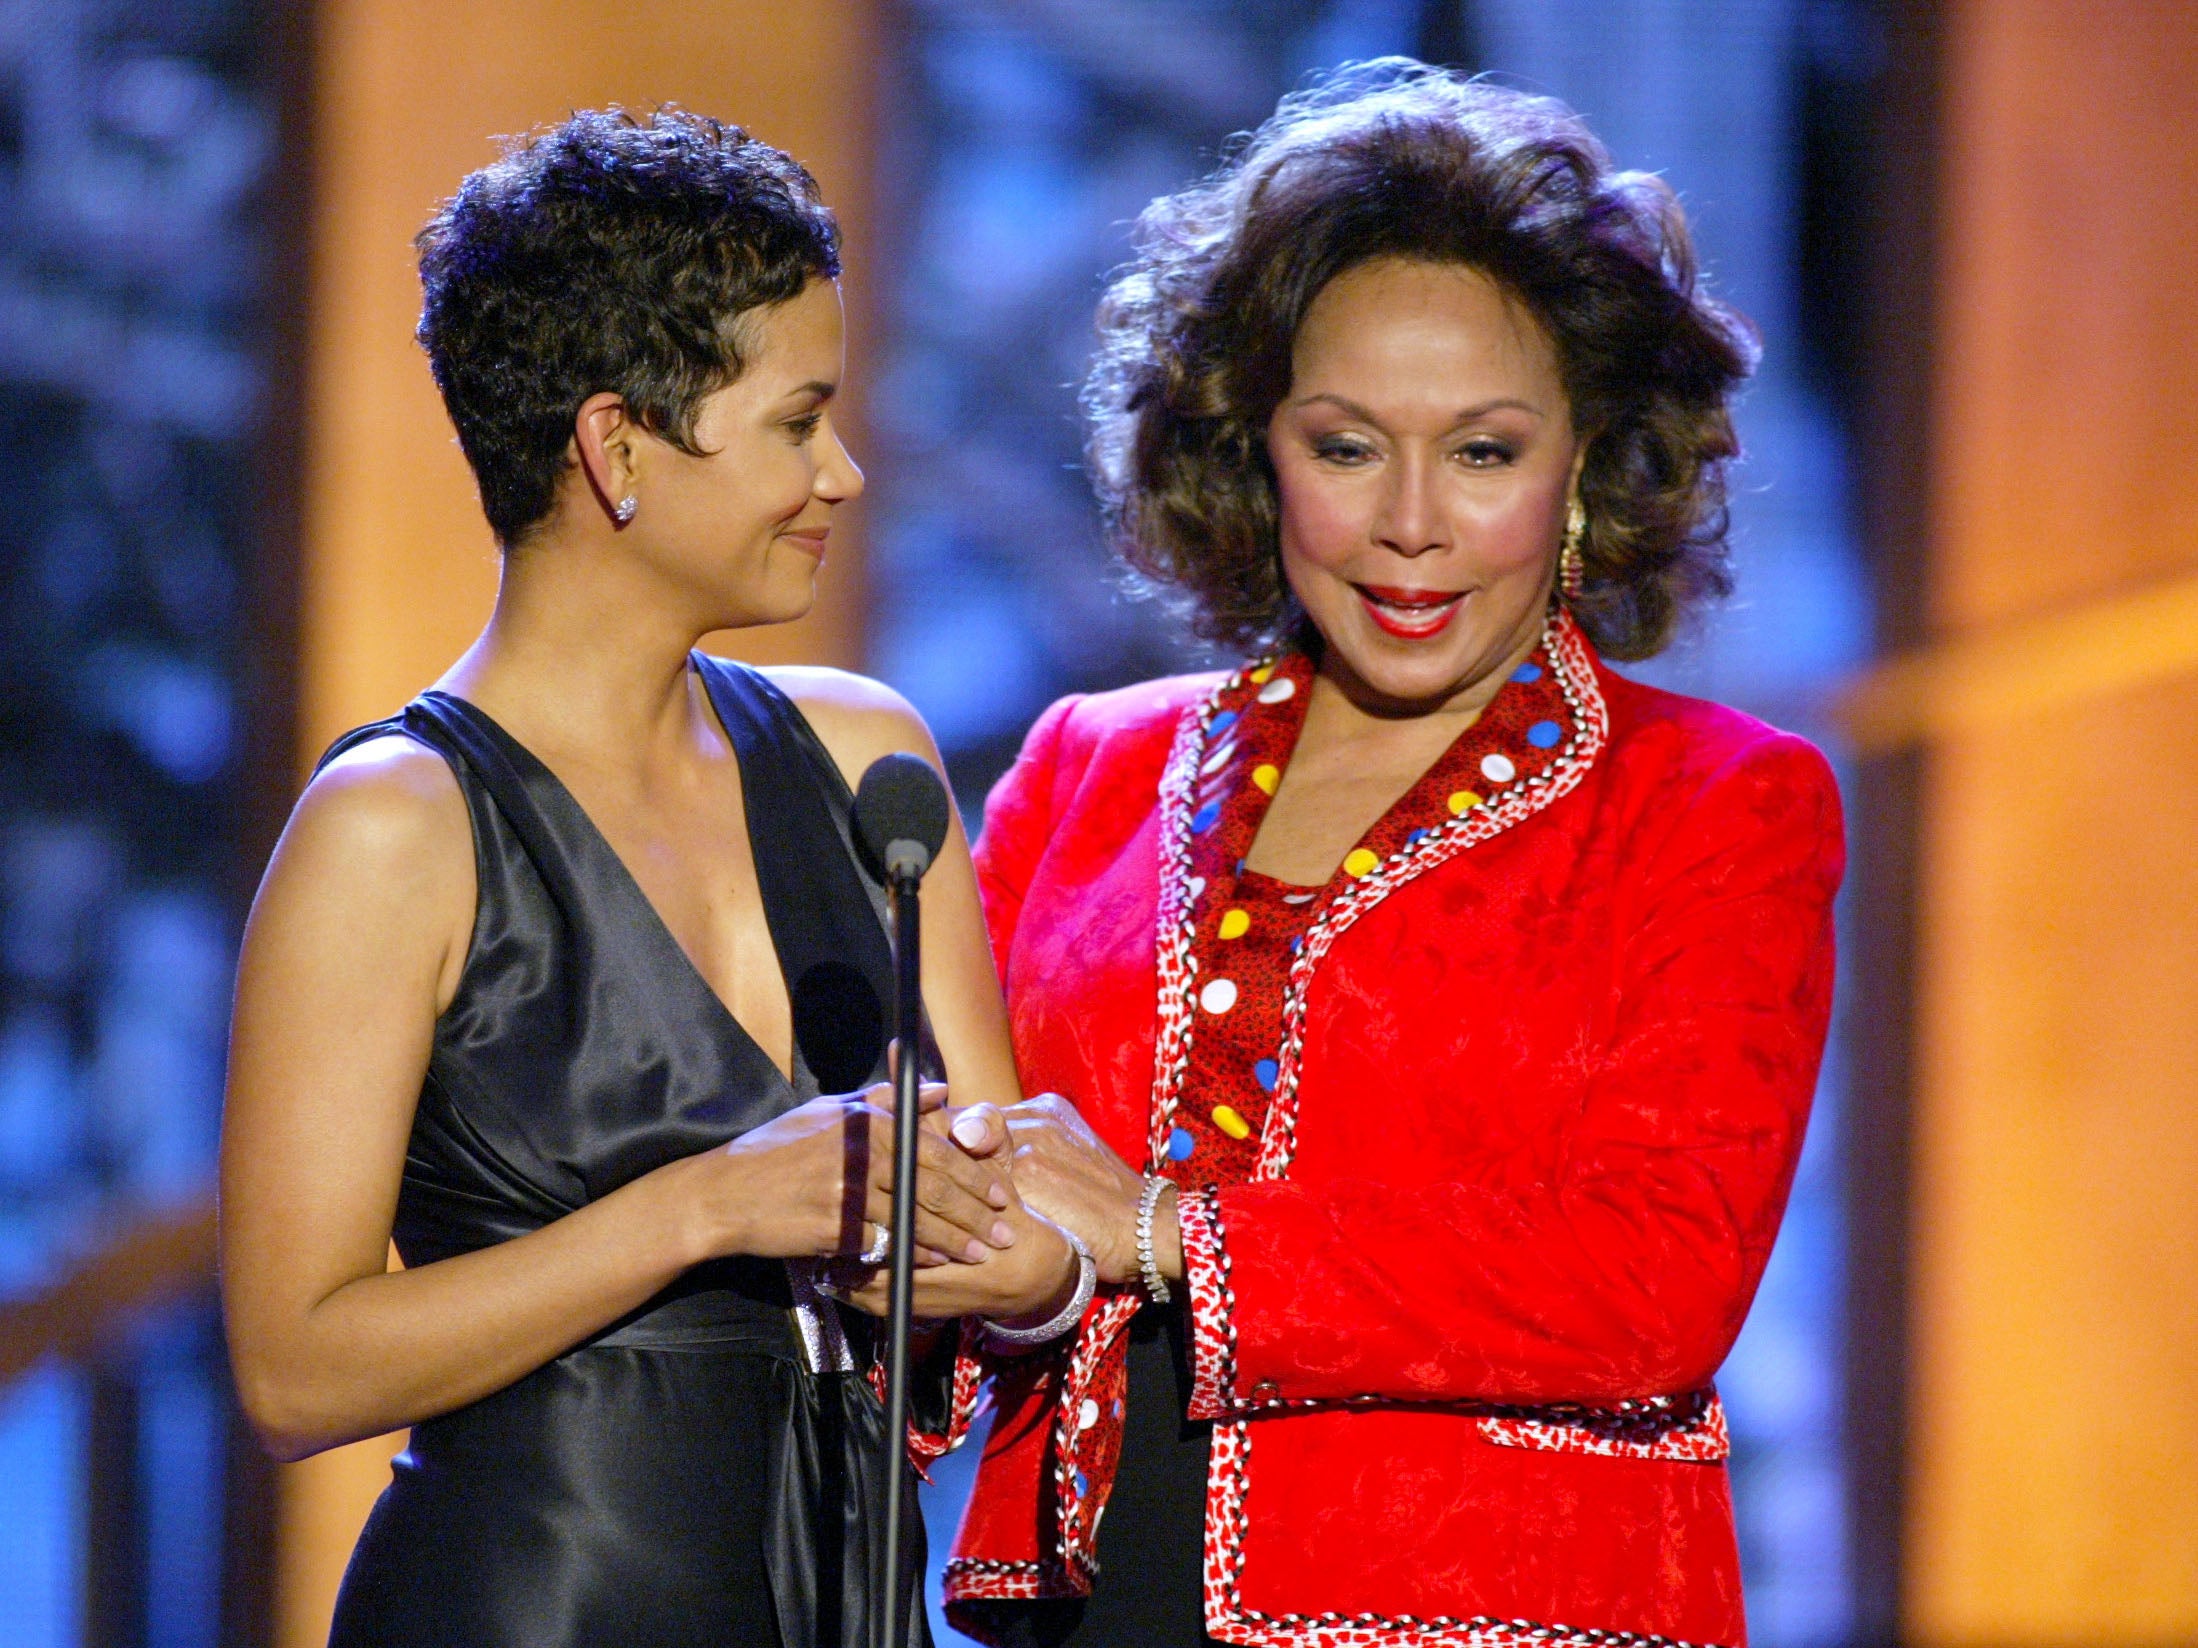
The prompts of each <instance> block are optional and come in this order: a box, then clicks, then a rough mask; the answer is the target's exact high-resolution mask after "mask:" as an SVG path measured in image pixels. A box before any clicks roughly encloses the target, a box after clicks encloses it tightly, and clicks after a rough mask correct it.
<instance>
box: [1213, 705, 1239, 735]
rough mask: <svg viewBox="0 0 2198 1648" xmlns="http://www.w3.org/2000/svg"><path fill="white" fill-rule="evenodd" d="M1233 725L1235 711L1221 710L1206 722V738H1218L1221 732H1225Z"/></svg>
mask: <svg viewBox="0 0 2198 1648" xmlns="http://www.w3.org/2000/svg"><path fill="white" fill-rule="evenodd" d="M1235 725H1236V711H1234V710H1223V711H1222V712H1221V713H1220V714H1219V715H1217V716H1215V717H1214V718H1213V719H1212V720H1211V721H1209V722H1207V723H1206V736H1207V737H1208V738H1219V737H1220V736H1221V735H1222V734H1223V733H1225V732H1227V731H1228V730H1229V729H1230V728H1231V727H1233V726H1235Z"/></svg>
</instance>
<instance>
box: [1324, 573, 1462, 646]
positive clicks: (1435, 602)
mask: <svg viewBox="0 0 2198 1648" xmlns="http://www.w3.org/2000/svg"><path fill="white" fill-rule="evenodd" d="M1351 588H1352V589H1354V590H1355V591H1357V592H1358V598H1359V600H1360V602H1361V603H1362V604H1363V605H1364V606H1365V608H1366V615H1367V616H1368V617H1369V618H1371V619H1373V621H1374V622H1375V624H1376V625H1378V626H1379V627H1380V629H1381V631H1382V633H1383V634H1385V635H1394V636H1395V637H1396V638H1397V639H1398V640H1400V641H1425V640H1429V639H1431V638H1432V637H1434V636H1437V635H1440V634H1441V633H1442V632H1443V631H1444V630H1446V629H1448V628H1449V627H1450V620H1451V619H1453V618H1455V617H1456V616H1457V615H1458V608H1459V607H1461V606H1463V605H1464V604H1465V593H1466V592H1465V591H1464V590H1460V589H1397V588H1394V587H1392V586H1390V585H1386V584H1353V585H1352V586H1351Z"/></svg>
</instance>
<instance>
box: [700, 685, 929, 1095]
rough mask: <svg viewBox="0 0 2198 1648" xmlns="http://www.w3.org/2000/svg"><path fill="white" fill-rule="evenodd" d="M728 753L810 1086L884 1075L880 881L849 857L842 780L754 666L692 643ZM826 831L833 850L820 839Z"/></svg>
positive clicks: (805, 725) (886, 951)
mask: <svg viewBox="0 0 2198 1648" xmlns="http://www.w3.org/2000/svg"><path fill="white" fill-rule="evenodd" d="M695 667H696V668H697V669H698V670H699V671H700V673H701V676H702V681H703V685H704V686H705V687H706V688H707V689H708V691H709V694H710V702H711V703H712V704H713V705H714V706H715V707H716V710H717V715H718V719H719V721H721V722H722V723H723V724H724V727H725V733H726V736H727V737H728V738H730V739H731V740H732V744H733V749H734V751H735V752H736V753H737V754H738V756H739V758H740V787H741V794H742V796H743V798H744V804H745V806H746V809H747V815H748V817H747V823H748V836H749V840H750V841H751V842H752V843H753V846H754V852H755V865H756V881H757V884H758V887H759V889H760V891H761V893H762V895H763V909H764V915H765V917H766V919H767V920H768V922H769V923H770V928H771V942H772V944H773V945H774V946H775V947H776V949H777V951H778V954H779V961H780V965H781V966H782V967H783V968H784V969H785V974H786V989H787V994H788V996H789V998H790V1002H791V1006H792V1008H793V1017H794V1039H795V1042H796V1044H797V1046H798V1047H799V1049H800V1052H801V1056H802V1058H803V1060H804V1061H805V1062H806V1063H807V1065H808V1066H809V1068H810V1070H811V1071H813V1072H814V1073H815V1075H816V1079H817V1085H818V1088H819V1089H820V1090H821V1091H823V1092H827V1093H848V1092H853V1091H854V1090H856V1089H857V1088H860V1087H863V1086H866V1085H867V1084H868V1083H870V1082H873V1081H882V1080H884V1079H885V1038H886V1034H887V1029H886V1026H887V1017H888V1013H889V1010H890V1006H891V1002H892V994H893V951H892V947H891V945H890V943H889V942H888V941H887V938H886V931H887V929H886V925H885V903H884V901H885V890H884V889H883V888H882V887H880V886H876V885H875V884H872V883H871V882H870V880H869V878H868V876H866V875H865V874H864V873H863V871H862V870H861V869H860V868H859V867H858V864H857V862H856V858H855V852H854V833H853V823H852V814H853V805H854V798H853V797H852V796H851V795H850V794H849V793H848V789H847V781H846V779H844V778H843V777H841V776H840V770H839V767H838V765H837V764H836V763H835V762H834V761H833V759H832V757H831V755H830V753H829V752H828V751H827V750H826V749H825V748H824V745H823V744H822V742H821V741H820V740H819V739H818V738H817V735H816V733H815V732H814V731H813V730H812V729H811V727H810V725H809V722H808V720H807V719H806V718H805V717H804V716H803V715H802V713H801V711H800V710H799V709H798V708H796V707H795V705H794V703H793V701H792V700H791V699H789V698H788V697H787V696H786V695H785V694H784V693H783V692H781V691H780V690H779V689H778V688H777V687H776V686H774V685H773V684H772V683H771V682H770V681H769V680H768V679H767V678H766V677H764V676H763V675H762V674H761V673H759V672H758V671H756V670H753V669H750V668H748V667H747V666H746V665H743V664H735V663H730V662H727V661H725V660H723V659H718V658H711V657H709V656H707V655H705V654H701V653H697V654H696V655H695ZM833 842H836V843H837V844H838V846H839V848H840V849H841V850H839V851H837V852H835V851H832V850H830V848H829V847H828V846H827V843H833Z"/></svg>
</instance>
